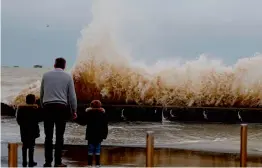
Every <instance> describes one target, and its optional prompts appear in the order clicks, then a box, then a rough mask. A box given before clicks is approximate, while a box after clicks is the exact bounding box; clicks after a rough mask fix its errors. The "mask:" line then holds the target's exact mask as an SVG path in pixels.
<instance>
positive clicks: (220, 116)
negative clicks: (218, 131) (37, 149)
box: [78, 105, 262, 124]
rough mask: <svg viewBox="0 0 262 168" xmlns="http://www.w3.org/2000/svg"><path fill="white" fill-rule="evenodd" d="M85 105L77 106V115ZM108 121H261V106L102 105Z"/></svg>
mask: <svg viewBox="0 0 262 168" xmlns="http://www.w3.org/2000/svg"><path fill="white" fill-rule="evenodd" d="M85 107H86V106H85V105H81V106H79V108H78V112H79V116H81V113H83V112H84V109H85ZM104 108H105V110H106V113H107V116H108V119H109V121H116V122H119V121H149V122H161V121H163V120H167V121H180V122H196V123H214V122H221V123H229V124H234V123H262V108H230V107H228V108H222V107H160V106H137V105H134V106H127V105H126V106H125V105H122V106H120V105H115V106H113V105H112V106H109V105H107V106H104Z"/></svg>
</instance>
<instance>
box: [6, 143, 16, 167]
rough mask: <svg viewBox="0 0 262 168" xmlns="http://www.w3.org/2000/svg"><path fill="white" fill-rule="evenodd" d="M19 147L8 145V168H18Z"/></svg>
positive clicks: (12, 144)
mask: <svg viewBox="0 0 262 168" xmlns="http://www.w3.org/2000/svg"><path fill="white" fill-rule="evenodd" d="M17 147H18V144H16V143H9V144H8V167H17Z"/></svg>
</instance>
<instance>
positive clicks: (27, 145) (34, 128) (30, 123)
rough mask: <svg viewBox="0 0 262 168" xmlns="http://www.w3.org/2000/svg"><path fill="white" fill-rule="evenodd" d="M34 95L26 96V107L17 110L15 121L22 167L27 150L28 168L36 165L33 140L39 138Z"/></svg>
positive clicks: (24, 165)
mask: <svg viewBox="0 0 262 168" xmlns="http://www.w3.org/2000/svg"><path fill="white" fill-rule="evenodd" d="M35 101H36V100H35V95H33V94H29V95H27V96H26V105H23V106H19V107H18V108H17V113H16V117H17V118H16V119H17V123H18V124H19V126H20V135H21V141H22V143H23V147H22V157H23V163H22V164H23V167H27V150H28V157H29V163H28V166H29V167H34V166H36V165H37V163H36V162H35V161H34V147H35V139H36V138H38V137H39V136H40V130H39V125H38V122H39V120H38V117H39V114H38V106H37V105H36V104H35Z"/></svg>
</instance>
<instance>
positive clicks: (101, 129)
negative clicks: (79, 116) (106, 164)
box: [84, 100, 108, 166]
mask: <svg viewBox="0 0 262 168" xmlns="http://www.w3.org/2000/svg"><path fill="white" fill-rule="evenodd" d="M101 105H102V104H101V102H100V101H99V100H93V101H92V102H91V107H89V108H87V109H86V113H85V115H84V118H85V121H86V122H85V124H86V140H87V141H88V166H92V161H93V155H95V161H96V166H100V152H101V142H102V141H103V140H104V139H106V138H107V134H108V122H107V118H106V114H105V110H104V109H103V108H101Z"/></svg>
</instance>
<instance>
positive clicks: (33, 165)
mask: <svg viewBox="0 0 262 168" xmlns="http://www.w3.org/2000/svg"><path fill="white" fill-rule="evenodd" d="M28 166H29V167H35V166H37V163H36V162H32V163H29V164H28Z"/></svg>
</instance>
